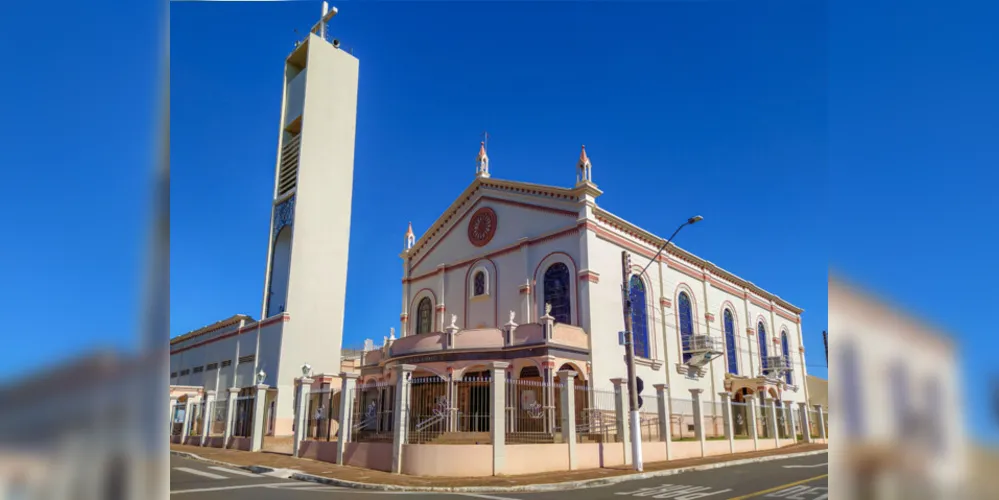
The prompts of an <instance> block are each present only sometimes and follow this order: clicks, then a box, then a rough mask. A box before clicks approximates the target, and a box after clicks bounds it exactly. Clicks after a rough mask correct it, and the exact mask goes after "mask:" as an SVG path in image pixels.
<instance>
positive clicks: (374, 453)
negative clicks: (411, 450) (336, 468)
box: [333, 443, 392, 472]
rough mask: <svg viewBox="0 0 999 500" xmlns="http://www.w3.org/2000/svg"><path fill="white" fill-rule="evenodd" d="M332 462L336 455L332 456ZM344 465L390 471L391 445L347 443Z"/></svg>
mask: <svg viewBox="0 0 999 500" xmlns="http://www.w3.org/2000/svg"><path fill="white" fill-rule="evenodd" d="M333 457H334V460H335V459H336V455H335V454H334V456H333ZM343 463H344V464H345V465H351V466H354V467H364V468H366V469H374V470H380V471H385V472H388V471H391V470H392V443H347V449H346V450H345V451H344V460H343Z"/></svg>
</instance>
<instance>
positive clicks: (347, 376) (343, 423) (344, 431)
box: [336, 372, 358, 465]
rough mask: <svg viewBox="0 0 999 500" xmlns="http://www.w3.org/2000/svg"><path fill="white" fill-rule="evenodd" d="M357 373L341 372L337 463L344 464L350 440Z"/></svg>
mask: <svg viewBox="0 0 999 500" xmlns="http://www.w3.org/2000/svg"><path fill="white" fill-rule="evenodd" d="M357 377H358V375H357V374H356V373H346V372H340V426H339V428H338V429H337V433H338V435H337V438H336V463H337V464H338V465H343V461H344V454H345V453H346V451H347V443H348V442H349V441H350V427H351V425H352V422H351V421H350V420H351V417H352V416H353V412H354V388H355V387H356V386H357Z"/></svg>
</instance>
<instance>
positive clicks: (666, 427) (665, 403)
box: [653, 384, 673, 460]
mask: <svg viewBox="0 0 999 500" xmlns="http://www.w3.org/2000/svg"><path fill="white" fill-rule="evenodd" d="M653 387H655V388H656V397H657V398H658V400H659V408H658V409H659V439H662V440H663V441H665V442H666V460H672V458H673V456H672V455H673V453H672V450H671V449H670V448H672V446H670V445H671V444H672V443H673V438H672V436H671V435H670V434H671V433H672V432H673V425H671V424H672V421H673V418H672V415H670V412H669V392H668V390H667V387H666V384H653Z"/></svg>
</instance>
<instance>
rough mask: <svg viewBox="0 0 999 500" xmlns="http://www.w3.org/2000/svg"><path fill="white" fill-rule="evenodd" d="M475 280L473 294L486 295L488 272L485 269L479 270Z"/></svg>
mask: <svg viewBox="0 0 999 500" xmlns="http://www.w3.org/2000/svg"><path fill="white" fill-rule="evenodd" d="M473 281H474V285H473V287H474V290H475V291H474V292H473V294H474V295H475V296H476V297H478V296H479V295H484V294H485V293H486V273H485V271H479V272H477V273H475V278H473Z"/></svg>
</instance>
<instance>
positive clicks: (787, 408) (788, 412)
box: [784, 401, 798, 443]
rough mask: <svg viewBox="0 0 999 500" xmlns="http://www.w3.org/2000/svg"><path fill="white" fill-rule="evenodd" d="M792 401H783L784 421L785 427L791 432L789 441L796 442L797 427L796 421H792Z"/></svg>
mask: <svg viewBox="0 0 999 500" xmlns="http://www.w3.org/2000/svg"><path fill="white" fill-rule="evenodd" d="M793 410H794V403H792V402H790V401H784V421H785V422H787V425H786V427H787V428H788V431H789V432H790V433H791V441H794V442H795V443H797V442H798V429H797V422H795V421H794V411H793Z"/></svg>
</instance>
